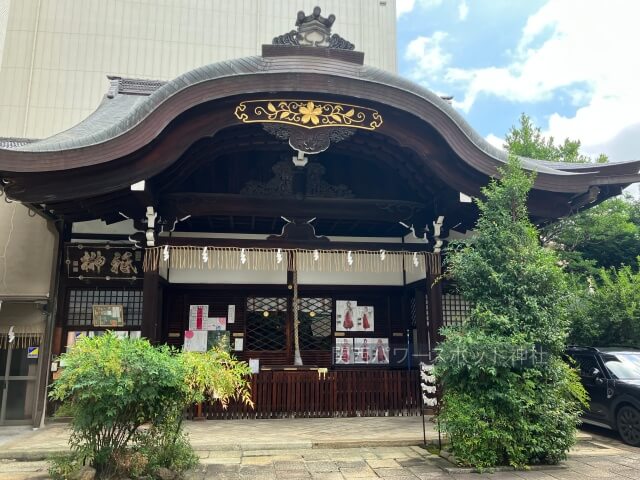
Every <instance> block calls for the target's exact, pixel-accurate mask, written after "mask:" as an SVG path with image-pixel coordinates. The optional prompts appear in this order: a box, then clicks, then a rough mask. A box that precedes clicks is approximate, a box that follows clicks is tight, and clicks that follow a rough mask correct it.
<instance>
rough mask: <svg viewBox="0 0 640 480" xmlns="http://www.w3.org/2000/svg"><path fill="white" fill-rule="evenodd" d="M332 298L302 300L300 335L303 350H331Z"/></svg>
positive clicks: (300, 306)
mask: <svg viewBox="0 0 640 480" xmlns="http://www.w3.org/2000/svg"><path fill="white" fill-rule="evenodd" d="M332 318H333V301H332V299H331V298H301V299H300V303H299V310H298V321H299V322H300V323H299V327H298V335H299V339H300V349H301V350H326V351H330V350H331V322H332Z"/></svg>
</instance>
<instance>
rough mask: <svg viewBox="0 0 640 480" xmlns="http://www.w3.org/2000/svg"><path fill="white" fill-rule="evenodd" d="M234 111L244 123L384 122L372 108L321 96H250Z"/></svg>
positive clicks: (336, 124) (373, 125)
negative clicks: (311, 98) (274, 97)
mask: <svg viewBox="0 0 640 480" xmlns="http://www.w3.org/2000/svg"><path fill="white" fill-rule="evenodd" d="M235 115H236V117H237V118H238V120H241V121H242V122H243V123H280V124H286V125H294V126H297V127H302V128H307V129H313V128H322V127H333V128H335V127H350V128H361V129H364V130H375V129H377V128H379V127H380V126H381V125H382V115H380V113H378V111H377V110H374V109H372V108H366V107H360V106H358V105H350V104H346V103H333V102H323V101H318V100H287V99H267V100H247V101H245V102H240V103H239V104H238V106H237V107H236V109H235Z"/></svg>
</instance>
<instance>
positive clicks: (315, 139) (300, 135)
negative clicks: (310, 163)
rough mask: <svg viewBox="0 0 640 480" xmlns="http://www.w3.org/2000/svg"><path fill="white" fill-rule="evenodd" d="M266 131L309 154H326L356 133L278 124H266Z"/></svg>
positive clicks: (341, 129) (335, 129)
mask: <svg viewBox="0 0 640 480" xmlns="http://www.w3.org/2000/svg"><path fill="white" fill-rule="evenodd" d="M264 129H265V131H266V132H268V133H270V134H271V135H273V136H274V137H276V138H277V139H278V140H289V146H290V147H291V148H293V149H294V150H298V151H300V152H304V153H309V154H312V153H321V152H324V151H325V150H326V149H327V148H329V146H330V145H331V144H332V143H337V142H341V141H342V140H345V139H347V138H349V137H350V136H352V135H353V134H354V133H356V131H355V130H354V129H352V128H323V129H316V130H307V129H304V128H300V127H295V126H293V125H281V124H278V123H265V124H264Z"/></svg>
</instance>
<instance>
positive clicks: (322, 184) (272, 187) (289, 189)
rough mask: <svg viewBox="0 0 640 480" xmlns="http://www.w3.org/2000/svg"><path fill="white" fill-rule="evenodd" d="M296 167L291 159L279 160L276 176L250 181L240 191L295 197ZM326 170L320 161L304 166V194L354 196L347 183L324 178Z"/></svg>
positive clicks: (268, 195) (260, 195)
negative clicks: (338, 182) (266, 179)
mask: <svg viewBox="0 0 640 480" xmlns="http://www.w3.org/2000/svg"><path fill="white" fill-rule="evenodd" d="M295 168H296V167H294V166H293V164H292V163H291V161H290V160H282V161H280V162H277V163H276V164H275V165H274V166H273V167H272V170H273V173H274V176H273V178H271V179H270V180H268V181H267V182H257V181H253V180H252V181H250V182H247V184H246V185H245V186H244V187H243V188H242V190H241V191H240V193H241V194H242V195H248V196H252V197H280V198H295V197H296V191H295V189H294V175H295ZM325 172H326V170H325V168H324V166H323V165H321V164H319V163H315V162H314V163H309V164H308V165H307V166H306V167H305V168H304V173H305V174H306V188H305V192H304V194H305V195H306V196H309V197H318V198H353V197H354V195H353V192H352V191H351V190H350V189H349V188H348V187H347V186H345V185H331V184H330V183H328V182H327V181H325V180H324V178H323V177H324V174H325Z"/></svg>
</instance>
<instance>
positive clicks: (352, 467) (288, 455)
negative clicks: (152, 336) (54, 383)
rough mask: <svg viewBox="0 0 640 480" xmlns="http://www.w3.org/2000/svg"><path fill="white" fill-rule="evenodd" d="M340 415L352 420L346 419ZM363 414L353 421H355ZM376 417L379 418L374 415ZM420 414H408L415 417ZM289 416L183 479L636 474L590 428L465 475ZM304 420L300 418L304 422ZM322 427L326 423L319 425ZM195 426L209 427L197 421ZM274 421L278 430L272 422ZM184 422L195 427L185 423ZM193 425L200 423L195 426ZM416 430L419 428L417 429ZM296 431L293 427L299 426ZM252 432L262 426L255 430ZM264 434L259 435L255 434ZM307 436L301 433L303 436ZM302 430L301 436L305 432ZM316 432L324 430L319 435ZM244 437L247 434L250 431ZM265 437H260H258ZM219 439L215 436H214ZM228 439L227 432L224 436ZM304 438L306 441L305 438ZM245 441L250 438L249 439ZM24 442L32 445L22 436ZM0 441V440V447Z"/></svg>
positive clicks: (27, 472) (26, 474)
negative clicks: (275, 439)
mask: <svg viewBox="0 0 640 480" xmlns="http://www.w3.org/2000/svg"><path fill="white" fill-rule="evenodd" d="M328 420H329V421H330V423H331V424H332V427H333V428H332V432H333V438H334V439H339V438H341V437H343V436H346V437H347V438H354V437H357V436H359V437H360V439H362V440H363V441H364V442H365V443H366V441H367V440H368V439H369V438H372V440H374V441H375V442H378V441H380V440H384V437H383V438H380V434H379V429H380V428H382V427H381V426H380V425H378V426H376V424H375V422H373V420H375V419H328ZM346 420H353V421H352V422H351V423H349V422H347V423H345V421H346ZM362 420H364V422H363V423H360V424H358V421H362ZM378 420H379V419H378ZM416 420H418V419H415V418H414V421H416ZM298 421H299V420H295V421H284V422H283V424H282V428H279V425H280V423H279V422H281V421H279V420H274V421H271V429H272V430H273V431H274V433H273V434H274V435H278V433H277V432H280V437H281V438H280V441H279V443H278V444H274V445H272V446H270V448H265V447H263V446H260V445H257V444H256V447H261V448H246V449H242V448H231V445H233V444H227V447H228V448H223V446H224V444H222V443H220V444H219V445H220V448H206V449H202V448H200V447H196V449H197V450H198V454H199V456H200V458H201V460H200V461H201V465H200V467H198V468H197V469H195V470H194V471H192V472H189V473H188V475H187V477H186V479H187V480H208V479H220V480H225V479H229V480H231V479H234V480H243V479H246V480H263V479H264V480H270V479H273V480H280V479H282V480H285V479H318V480H333V479H340V480H349V479H367V478H383V479H386V480H401V479H402V480H405V479H406V480H408V479H412V480H417V479H423V480H427V479H429V480H431V479H433V480H438V479H487V478H488V479H495V480H503V479H514V480H522V479H536V480H537V479H548V480H554V479H556V480H590V479H621V480H623V479H640V449H638V448H633V447H629V446H627V445H624V444H622V443H621V442H620V441H619V440H617V437H616V436H615V434H612V433H608V432H606V431H603V430H599V429H596V430H589V431H588V432H587V435H582V440H581V441H580V442H579V445H578V446H577V447H576V448H575V449H574V450H573V451H572V452H571V453H570V456H569V459H568V460H567V461H565V462H563V463H562V464H561V465H559V466H554V467H542V468H540V469H535V470H530V471H518V472H515V471H499V472H495V473H483V474H477V473H469V472H468V471H466V470H464V469H458V468H455V467H453V466H452V465H451V464H449V463H448V462H446V461H445V460H443V459H441V458H440V457H438V456H435V455H433V454H430V453H429V452H427V451H426V450H424V449H423V448H421V447H418V446H377V445H378V444H374V445H373V446H360V447H349V446H346V447H345V448H333V447H330V446H328V445H325V446H316V448H312V446H307V447H297V446H295V443H293V442H289V443H288V444H287V442H286V441H284V440H286V438H282V431H283V429H284V431H286V430H287V429H288V428H291V427H287V426H286V425H285V424H286V423H289V422H298ZM208 423H214V424H216V425H217V424H218V423H220V424H223V425H227V429H228V430H232V431H233V430H234V429H235V426H234V425H232V424H233V423H234V422H233V421H224V422H208ZM303 423H304V422H303ZM322 424H323V425H324V422H323V423H322ZM200 425H205V426H206V425H207V423H201V424H200ZM358 425H360V426H362V425H365V426H369V427H370V428H373V429H374V433H373V434H371V432H369V431H367V430H360V431H357V432H353V431H350V429H351V428H353V427H355V426H358ZM276 426H278V428H274V427H276ZM190 428H193V427H192V426H191V425H190ZM197 428H205V427H204V426H203V427H200V426H198V427H197ZM308 428H309V424H307V425H306V426H301V425H296V426H295V428H294V430H295V431H299V432H300V434H301V435H303V431H304V430H306V429H308ZM420 428H421V427H420ZM298 429H299V430H298ZM256 430H257V431H259V430H260V428H257V429H256ZM420 433H421V432H420ZM262 435H266V433H265V432H262V433H260V435H259V436H258V437H257V438H261V436H262ZM304 435H307V434H304ZM304 435H303V437H302V438H306V437H305V436H304ZM320 435H321V437H322V436H324V435H328V433H327V432H325V433H320ZM397 435H399V434H398V432H395V433H394V432H389V436H390V438H394V437H396V438H397ZM249 438H250V437H249ZM262 438H263V437H262ZM220 441H221V440H220ZM227 441H228V437H227ZM305 441H306V440H305ZM247 445H248V444H247ZM27 447H36V444H34V443H32V442H28V444H27ZM3 450H4V446H2V445H0V451H3ZM46 469H47V465H46V462H44V461H23V462H20V461H15V460H0V480H27V479H29V480H35V479H45V478H48V477H47V474H46Z"/></svg>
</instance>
